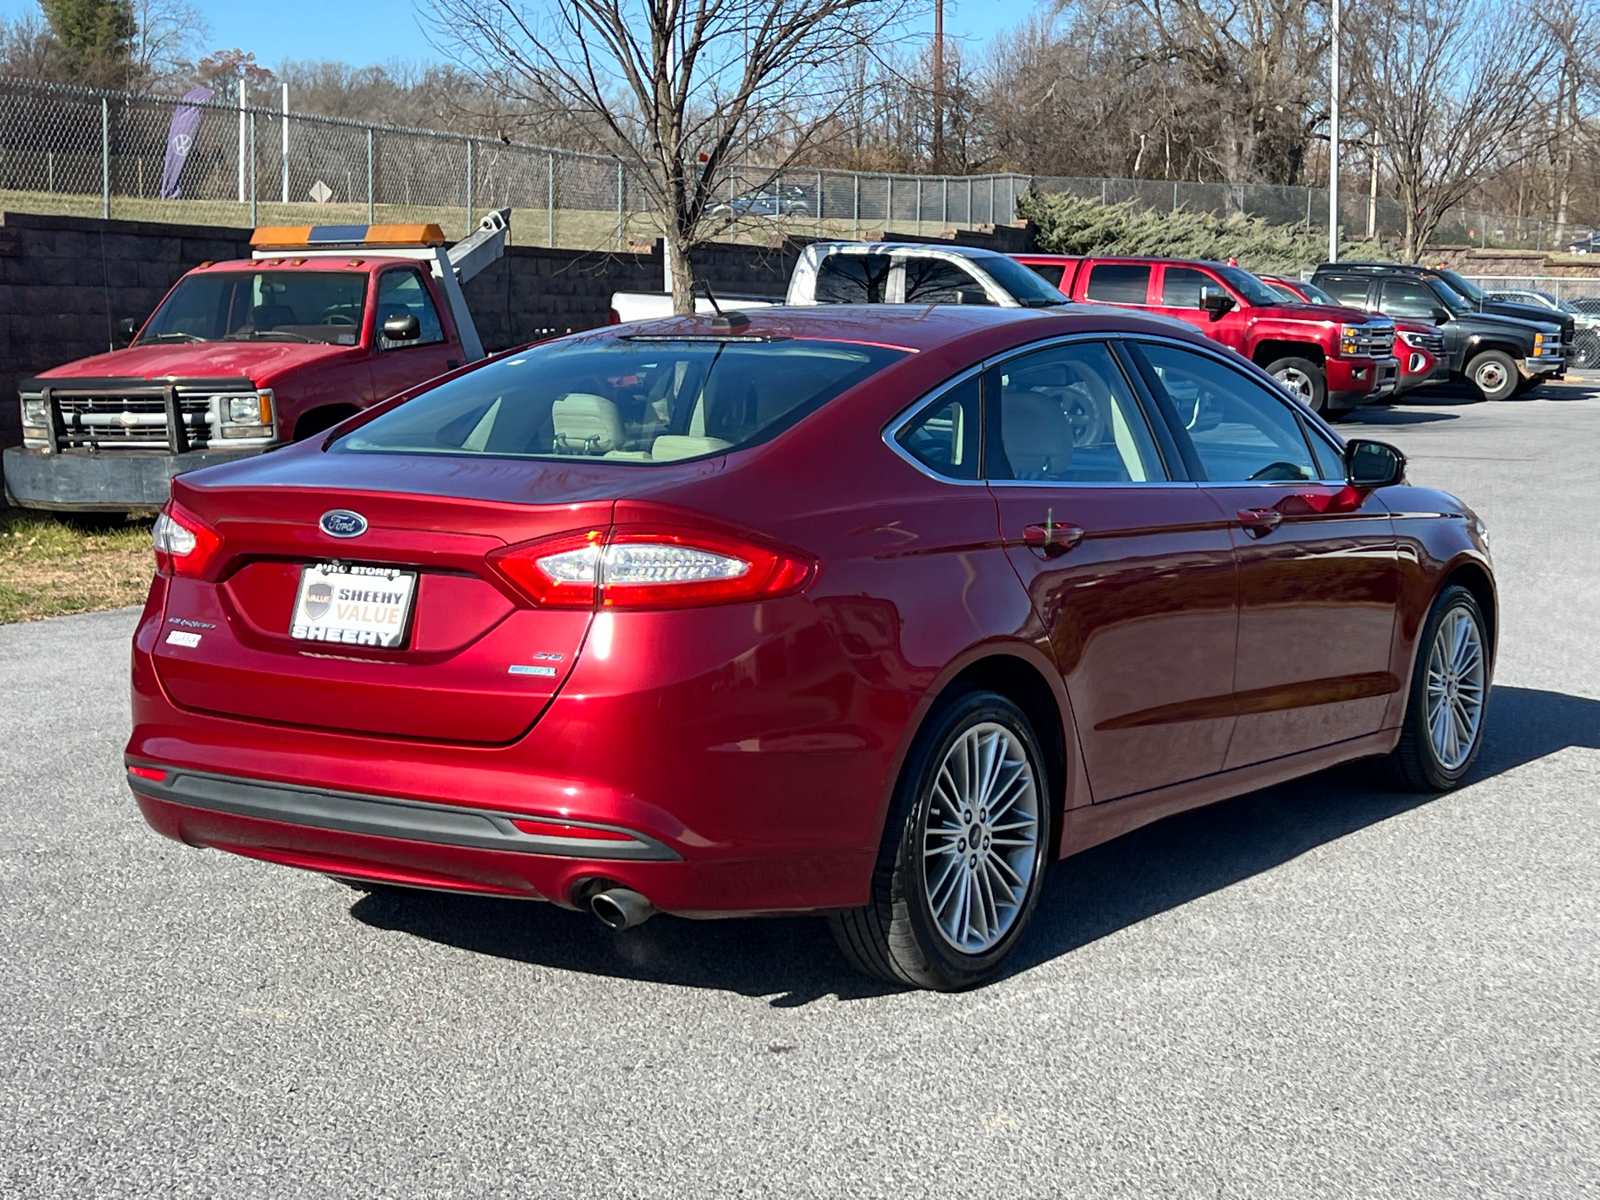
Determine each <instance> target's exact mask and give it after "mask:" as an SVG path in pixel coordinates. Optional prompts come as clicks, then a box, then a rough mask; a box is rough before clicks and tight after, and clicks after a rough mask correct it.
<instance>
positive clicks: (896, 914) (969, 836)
mask: <svg viewBox="0 0 1600 1200" xmlns="http://www.w3.org/2000/svg"><path fill="white" fill-rule="evenodd" d="M1046 778H1047V776H1046V773H1045V771H1044V760H1043V756H1042V755H1041V753H1040V750H1039V742H1038V739H1037V738H1036V737H1035V736H1034V733H1033V729H1032V727H1031V726H1030V725H1029V723H1028V719H1027V717H1026V716H1024V715H1023V713H1022V710H1021V709H1019V708H1018V707H1017V706H1016V705H1015V704H1013V703H1012V702H1011V701H1010V700H1008V699H1006V698H1005V697H1004V696H1001V695H998V694H997V693H995V692H986V691H973V692H966V693H963V694H962V695H960V696H958V697H956V698H955V699H953V700H952V701H950V702H948V703H946V704H945V705H944V706H943V707H942V708H941V709H939V710H937V711H936V712H935V713H934V714H933V715H932V716H931V717H930V718H929V720H928V722H927V724H926V725H925V726H924V728H923V730H922V732H921V733H920V734H919V735H918V737H917V741H916V744H915V745H914V746H913V748H912V751H911V754H910V756H909V757H908V758H907V761H906V765H905V768H904V770H903V771H902V772H901V777H900V783H899V785H898V786H897V788H896V789H895V804H894V807H893V809H892V810H891V811H890V815H889V824H888V827H887V828H886V830H885V833H884V839H883V845H882V848H881V849H880V850H879V853H878V863H877V867H876V869H875V870H874V871H873V876H872V897H871V899H870V900H869V901H868V903H867V904H866V905H865V906H864V907H862V908H858V909H854V910H852V911H850V912H847V913H841V914H838V915H836V916H833V917H831V918H829V924H830V925H831V927H832V929H833V934H834V938H835V939H836V940H837V941H838V943H839V947H840V949H842V950H843V951H844V953H845V956H846V957H847V958H848V959H849V960H850V962H851V964H852V965H854V966H855V967H856V968H857V969H858V970H860V971H863V972H865V973H866V974H868V975H873V976H876V977H877V978H879V979H884V980H887V981H888V982H890V983H901V984H904V983H910V984H915V985H917V986H918V987H925V988H935V989H938V990H940V991H954V990H957V989H960V988H967V987H973V986H975V985H977V984H980V983H984V982H986V981H987V980H989V979H991V978H993V977H994V976H995V975H996V974H997V973H998V972H999V970H1000V968H1001V966H1002V965H1003V964H1004V962H1005V960H1006V958H1007V957H1008V956H1009V955H1010V954H1011V952H1012V950H1014V949H1015V948H1016V945H1017V943H1018V941H1020V940H1021V938H1022V933H1023V930H1024V929H1026V928H1027V925H1028V921H1029V919H1030V918H1031V917H1032V916H1033V910H1034V908H1035V906H1036V905H1037V904H1038V901H1039V891H1040V889H1041V887H1042V886H1043V883H1044V868H1045V861H1046V860H1045V855H1046V846H1047V843H1048V830H1049V825H1050V820H1049V814H1048V812H1047V799H1046V796H1047V788H1046V784H1045V780H1046Z"/></svg>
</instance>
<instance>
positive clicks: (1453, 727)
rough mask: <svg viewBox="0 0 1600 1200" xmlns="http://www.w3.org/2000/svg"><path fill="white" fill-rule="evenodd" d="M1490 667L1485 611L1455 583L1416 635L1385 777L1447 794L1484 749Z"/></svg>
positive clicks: (1411, 788) (1383, 765) (1412, 788)
mask: <svg viewBox="0 0 1600 1200" xmlns="http://www.w3.org/2000/svg"><path fill="white" fill-rule="evenodd" d="M1491 665H1492V664H1491V662H1490V659H1489V638H1488V628H1487V625H1486V623H1485V621H1484V619H1483V610H1482V609H1481V608H1480V607H1479V606H1478V601H1477V598H1476V597H1474V596H1473V594H1472V593H1471V592H1469V591H1468V590H1467V589H1466V588H1464V587H1460V586H1458V585H1455V584H1452V585H1451V586H1449V587H1447V588H1445V589H1444V590H1443V591H1442V592H1440V593H1439V596H1438V598H1437V599H1435V600H1434V602H1433V608H1432V609H1430V610H1429V612H1428V619H1427V621H1426V622H1425V623H1424V624H1423V627H1422V636H1421V637H1420V638H1418V640H1417V660H1416V666H1414V667H1413V668H1412V671H1411V686H1410V689H1409V691H1408V693H1407V695H1406V716H1405V723H1404V724H1403V725H1402V726H1401V727H1400V742H1399V744H1398V745H1397V746H1396V747H1395V748H1394V751H1393V752H1392V753H1391V754H1390V755H1389V756H1388V757H1387V758H1384V759H1380V760H1379V771H1380V775H1381V777H1382V779H1383V781H1384V782H1385V783H1387V784H1389V785H1390V786H1391V787H1394V788H1397V789H1399V790H1401V791H1407V792H1447V791H1449V790H1450V789H1451V788H1454V787H1456V786H1457V785H1458V784H1460V782H1461V781H1462V780H1463V779H1464V778H1466V775H1467V772H1468V771H1470V770H1472V764H1473V763H1474V762H1476V761H1477V758H1478V751H1479V750H1480V749H1482V747H1483V725H1484V717H1485V715H1486V714H1487V711H1488V703H1489V685H1490V677H1491V670H1490V668H1491Z"/></svg>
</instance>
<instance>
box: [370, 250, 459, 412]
mask: <svg viewBox="0 0 1600 1200" xmlns="http://www.w3.org/2000/svg"><path fill="white" fill-rule="evenodd" d="M404 316H414V317H416V318H417V325H418V328H419V330H420V332H419V334H418V336H417V337H415V338H412V339H409V340H406V341H397V340H393V339H390V338H386V337H384V336H383V323H384V322H385V321H387V320H388V319H389V318H390V317H404ZM371 345H372V358H371V366H370V370H371V375H372V398H373V400H374V401H378V400H386V399H388V397H390V396H392V395H394V394H395V393H396V392H403V391H405V389H406V388H408V387H412V386H413V385H415V384H418V383H422V382H423V381H424V380H428V379H432V378H433V377H434V376H435V375H443V374H444V373H445V372H446V371H450V370H454V369H455V368H456V367H459V366H460V365H461V360H462V355H461V347H460V346H459V345H457V344H456V343H455V342H453V341H451V340H450V339H449V338H448V337H447V336H446V334H445V329H444V325H443V323H442V322H441V321H440V319H439V310H438V308H437V306H436V305H435V304H434V300H433V291H432V289H431V288H429V287H428V285H427V284H426V282H424V280H423V278H422V272H421V271H420V270H418V269H417V268H416V267H393V268H391V269H389V270H387V271H384V272H383V273H382V274H381V275H379V276H378V299H377V304H376V310H375V313H374V319H373V326H372V342H371Z"/></svg>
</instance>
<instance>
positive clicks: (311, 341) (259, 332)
mask: <svg viewBox="0 0 1600 1200" xmlns="http://www.w3.org/2000/svg"><path fill="white" fill-rule="evenodd" d="M262 338H265V339H271V338H293V339H294V340H295V341H297V342H305V343H306V344H307V345H308V346H309V345H315V344H316V339H315V338H308V337H307V336H306V335H305V334H303V333H294V332H292V331H290V330H288V329H252V330H251V331H250V332H249V333H230V334H229V335H228V336H227V337H226V338H224V339H223V340H224V341H227V342H240V341H246V342H253V341H256V340H258V339H262Z"/></svg>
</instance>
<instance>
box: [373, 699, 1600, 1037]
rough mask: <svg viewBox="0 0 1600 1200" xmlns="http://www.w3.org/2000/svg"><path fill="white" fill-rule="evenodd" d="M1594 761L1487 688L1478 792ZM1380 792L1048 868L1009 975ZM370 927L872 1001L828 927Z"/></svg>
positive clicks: (1269, 805)
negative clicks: (1571, 755)
mask: <svg viewBox="0 0 1600 1200" xmlns="http://www.w3.org/2000/svg"><path fill="white" fill-rule="evenodd" d="M1573 746H1578V747H1587V748H1589V749H1600V700H1590V699H1587V698H1584V697H1581V696H1571V695H1567V694H1565V693H1561V692H1548V691H1540V690H1537V689H1532V688H1516V687H1496V688H1495V689H1494V691H1493V693H1492V696H1491V699H1490V709H1489V727H1488V737H1487V740H1486V741H1485V744H1484V749H1483V753H1482V755H1481V757H1480V758H1479V760H1478V763H1477V765H1476V766H1475V768H1474V770H1473V780H1472V781H1473V782H1477V781H1480V780H1483V779H1487V778H1490V777H1492V776H1495V775H1499V774H1502V773H1503V772H1506V771H1509V770H1511V769H1513V768H1515V767H1518V766H1521V765H1522V764H1524V763H1528V762H1532V761H1534V760H1536V759H1539V758H1543V757H1545V756H1547V755H1550V754H1554V753H1556V752H1558V751H1560V750H1564V749H1566V748H1568V747H1573ZM1436 798H1437V797H1435V796H1431V795H1417V794H1414V793H1403V792H1392V791H1386V790H1383V789H1382V788H1381V787H1379V786H1378V785H1376V784H1374V783H1373V782H1372V781H1371V776H1370V773H1369V772H1368V771H1366V770H1365V769H1364V768H1363V767H1362V765H1361V764H1351V765H1347V766H1343V767H1336V768H1334V769H1332V770H1328V771H1323V772H1320V773H1319V774H1316V775H1312V776H1309V777H1307V778H1305V779H1300V780H1296V781H1294V782H1292V783H1288V784H1282V785H1279V786H1278V787H1272V788H1266V789H1263V790H1262V791H1258V792H1251V793H1249V794H1248V795H1244V796H1239V797H1237V798H1235V799H1233V800H1228V801H1224V802H1223V803H1220V804H1214V805H1211V806H1209V807H1207V808H1202V809H1196V810H1194V811H1192V812H1187V813H1181V814H1179V815H1177V816H1175V817H1169V818H1167V819H1166V820H1164V821H1158V822H1156V823H1155V824H1153V825H1148V826H1146V827H1144V828H1143V829H1139V830H1135V831H1134V832H1133V833H1129V834H1125V835H1124V836H1122V837H1120V838H1117V839H1116V840H1114V841H1111V842H1107V843H1106V844H1105V845H1102V846H1097V847H1095V848H1094V849H1092V850H1088V851H1086V852H1084V853H1082V854H1078V855H1075V856H1073V857H1072V858H1070V859H1067V860H1066V861H1064V862H1062V863H1058V864H1056V865H1055V866H1054V867H1053V868H1052V869H1051V872H1050V876H1049V878H1048V879H1047V880H1046V883H1045V890H1044V894H1043V896H1042V897H1041V899H1040V904H1039V909H1038V912H1037V914H1036V915H1035V917H1034V921H1033V925H1032V927H1031V928H1030V929H1029V931H1028V934H1027V936H1026V938H1025V939H1024V940H1023V943H1022V945H1021V946H1019V947H1018V950H1017V954H1016V956H1015V958H1014V959H1013V960H1012V964H1011V967H1010V970H1009V971H1008V974H1012V975H1015V974H1018V973H1021V972H1025V971H1027V970H1029V969H1030V968H1032V967H1035V966H1038V965H1040V964H1042V963H1045V962H1049V961H1050V960H1052V959H1055V958H1058V957H1060V956H1061V955H1063V954H1067V953H1070V952H1071V951H1073V950H1075V949H1077V948H1078V947H1080V946H1083V945H1086V944H1088V943H1090V942H1093V941H1096V940H1097V939H1099V938H1102V937H1105V936H1107V935H1108V934H1112V933H1115V932H1117V931H1118V930H1120V929H1125V928H1127V927H1129V926H1131V925H1135V924H1138V923H1139V922H1140V921H1143V920H1145V919H1147V918H1149V917H1152V916H1155V915H1156V914H1158V913H1161V912H1165V911H1166V910H1168V909H1170V908H1175V907H1177V906H1178V905H1180V904H1184V903H1187V902H1188V901H1190V900H1194V899H1197V898H1199V897H1201V896H1205V895H1208V894H1209V893H1211V892H1215V891H1219V890H1221V889H1222V888H1225V887H1228V886H1229V885H1231V884H1234V883H1238V882H1239V881H1241V880H1244V879H1248V878H1250V877H1251V876H1253V875H1258V874H1260V873H1261V872H1263V871H1267V870H1270V869H1272V868H1273V867H1276V866H1279V865H1280V864H1282V863H1285V862H1288V861H1289V860H1291V859H1294V858H1297V857H1299V856H1300V855H1301V854H1304V853H1306V852H1307V851H1308V850H1312V849H1315V848H1316V847H1318V846H1321V845H1324V844H1326V843H1328V842H1331V841H1335V840H1337V839H1338V838H1341V837H1344V836H1345V835H1347V834H1350V833H1354V832H1356V831H1357V830H1361V829H1365V828H1367V827H1369V826H1372V825H1376V824H1378V823H1379V822H1382V821H1386V820H1388V819H1389V818H1390V817H1394V816H1398V815H1399V814H1401V813H1404V812H1408V811H1410V810H1412V809H1415V808H1419V807H1421V806H1423V805H1426V804H1429V803H1431V802H1432V801H1433V800H1435V799H1436ZM350 911H351V915H352V916H354V917H355V918H356V919H358V920H360V921H362V922H363V923H365V924H368V925H371V926H374V927H377V928H381V929H387V930H394V931H399V932H405V933H409V934H412V935H413V936H416V937H420V938H423V939H426V940H428V941H433V942H439V943H441V944H444V945H449V946H454V947H456V948H458V949H462V950H467V951H469V952H472V953H475V954H489V955H494V956H496V957H499V958H506V959H512V960H515V961H518V962H524V963H529V964H533V965H537V966H542V967H549V968H552V969H555V970H562V971H581V972H584V973H586V974H594V975H611V976H618V977H622V978H627V979H637V980H645V981H650V982H656V983H664V984H671V985H677V986H683V987H702V988H714V989H719V990H725V991H732V992H737V993H739V994H741V995H746V996H754V997H771V1003H772V1004H773V1005H774V1006H776V1007H794V1006H799V1005H804V1004H808V1003H810V1002H811V1001H813V1000H817V999H820V998H822V997H824V996H836V997H838V998H839V999H841V1000H852V999H862V998H866V997H869V996H882V995H885V994H888V993H889V992H892V991H894V990H896V989H894V988H891V987H888V986H886V985H880V984H876V983H874V982H872V981H871V980H868V979H864V978H862V977H861V976H859V975H857V974H856V973H855V972H854V971H853V970H851V968H850V967H849V966H848V965H847V964H846V963H845V961H844V959H843V958H842V957H841V955H840V954H839V952H838V950H837V949H836V948H835V947H834V945H833V941H832V938H831V937H830V936H829V933H828V930H827V925H826V923H825V922H824V921H821V920H818V919H815V918H806V917H784V918H768V919H759V920H729V921H687V920H680V919H677V918H674V917H667V916H658V917H655V918H653V919H652V920H650V921H649V922H647V923H646V924H644V925H641V926H639V927H637V928H635V929H630V930H626V931H623V932H621V933H614V932H612V931H611V930H608V929H606V928H605V927H603V926H602V925H601V924H600V923H599V922H598V921H597V920H595V919H594V918H593V917H591V916H588V915H587V914H581V913H575V912H570V911H568V910H566V909H561V908H557V907H555V906H554V905H550V904H538V903H532V904H530V903H527V902H525V901H516V900H494V899H487V898H479V897H473V896H451V895H445V894H441V893H430V892H394V893H377V894H373V895H369V896H365V897H363V898H362V899H361V900H359V901H357V902H356V903H355V904H354V905H353V906H352V907H351V910H350Z"/></svg>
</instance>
